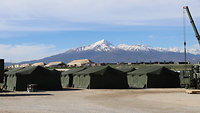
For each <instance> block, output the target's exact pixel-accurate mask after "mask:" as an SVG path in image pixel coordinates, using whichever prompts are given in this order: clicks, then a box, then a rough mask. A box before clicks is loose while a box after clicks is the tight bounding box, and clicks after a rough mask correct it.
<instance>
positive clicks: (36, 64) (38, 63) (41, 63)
mask: <svg viewBox="0 0 200 113" xmlns="http://www.w3.org/2000/svg"><path fill="white" fill-rule="evenodd" d="M44 65H46V64H45V63H44V62H37V63H34V64H32V65H31V66H44Z"/></svg>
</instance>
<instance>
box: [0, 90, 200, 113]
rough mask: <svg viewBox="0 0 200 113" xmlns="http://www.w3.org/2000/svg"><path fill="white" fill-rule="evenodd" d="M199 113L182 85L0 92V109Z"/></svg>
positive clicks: (8, 112) (1, 112) (197, 97)
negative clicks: (150, 87) (148, 87)
mask: <svg viewBox="0 0 200 113" xmlns="http://www.w3.org/2000/svg"><path fill="white" fill-rule="evenodd" d="M169 112H171V113H187V112H192V113H199V112H200V94H186V93H185V89H180V88H178V89H122V90H120V89H83V90H81V89H65V90H62V91H39V92H30V93H28V92H25V91H22V92H4V91H3V92H0V113H169Z"/></svg>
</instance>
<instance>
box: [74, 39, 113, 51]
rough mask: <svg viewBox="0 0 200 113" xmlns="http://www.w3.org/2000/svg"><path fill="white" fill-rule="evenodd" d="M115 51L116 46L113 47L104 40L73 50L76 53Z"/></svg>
mask: <svg viewBox="0 0 200 113" xmlns="http://www.w3.org/2000/svg"><path fill="white" fill-rule="evenodd" d="M113 49H115V46H113V45H112V44H111V43H110V42H108V41H106V40H104V39H103V40H101V41H98V42H96V43H94V44H91V45H86V46H81V47H78V48H73V49H71V50H75V51H87V50H94V51H111V50H113Z"/></svg>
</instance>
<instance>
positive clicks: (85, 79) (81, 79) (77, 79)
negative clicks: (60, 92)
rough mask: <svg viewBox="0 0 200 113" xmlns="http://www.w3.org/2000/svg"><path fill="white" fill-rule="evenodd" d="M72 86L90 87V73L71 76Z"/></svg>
mask: <svg viewBox="0 0 200 113" xmlns="http://www.w3.org/2000/svg"><path fill="white" fill-rule="evenodd" d="M73 87H74V88H88V89H89V88H90V75H89V74H85V75H81V74H77V75H75V76H74V77H73Z"/></svg>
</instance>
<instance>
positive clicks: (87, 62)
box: [67, 59, 94, 67]
mask: <svg viewBox="0 0 200 113" xmlns="http://www.w3.org/2000/svg"><path fill="white" fill-rule="evenodd" d="M92 63H94V62H92V61H90V60H88V59H79V60H73V61H71V62H70V63H68V64H67V65H68V66H69V67H71V66H89V65H91V64H92Z"/></svg>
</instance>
